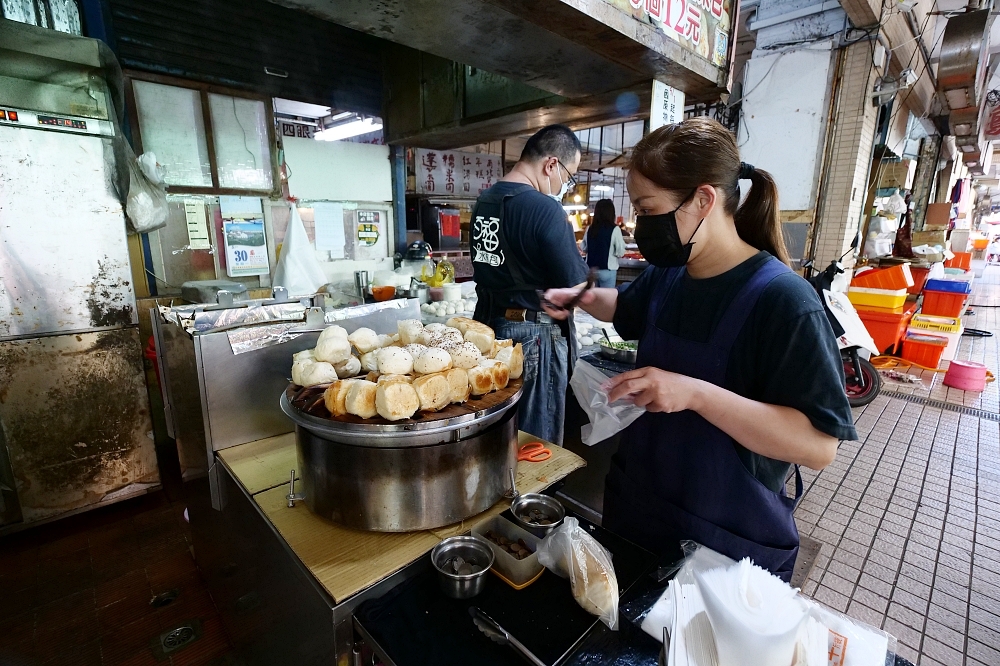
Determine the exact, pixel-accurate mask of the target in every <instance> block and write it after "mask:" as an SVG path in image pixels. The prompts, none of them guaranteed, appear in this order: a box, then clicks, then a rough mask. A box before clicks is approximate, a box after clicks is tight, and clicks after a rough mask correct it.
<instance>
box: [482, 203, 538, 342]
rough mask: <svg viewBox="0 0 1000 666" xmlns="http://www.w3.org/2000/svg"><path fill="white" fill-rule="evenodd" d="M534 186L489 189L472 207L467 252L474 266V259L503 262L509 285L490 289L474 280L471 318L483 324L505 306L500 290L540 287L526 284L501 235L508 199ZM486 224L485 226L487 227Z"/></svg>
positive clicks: (493, 263) (496, 264)
mask: <svg viewBox="0 0 1000 666" xmlns="http://www.w3.org/2000/svg"><path fill="white" fill-rule="evenodd" d="M533 189H534V188H533V187H532V186H531V185H521V186H520V187H517V188H514V189H513V190H512V191H511V192H508V193H507V194H505V195H503V196H499V195H498V194H496V193H494V192H493V189H492V188H491V189H489V190H487V191H485V192H483V193H482V194H481V195H479V199H477V200H476V207H475V209H474V210H473V211H472V226H471V229H470V231H471V238H470V242H469V250H470V252H469V254H470V255H472V262H473V266H475V264H476V263H480V264H485V265H487V266H492V267H493V268H497V269H499V268H500V266H506V267H507V270H508V271H510V277H511V280H512V285H511V286H510V287H508V288H507V289H491V288H489V287H487V286H486V285H485V284H483V283H482V281H479V282H477V283H476V295H477V296H479V301H478V302H477V303H476V312H475V314H474V315H473V318H474V319H476V321H481V322H483V323H484V324H489V323H490V319H491V318H493V317H496V316H497V314H498V313H501V312H502V311H503V310H504V309H505V308H507V307H509V305H507V304H506V303H498V302H497V301H499V300H501V299H499V298H497V297H498V296H500V295H503V294H513V293H517V292H522V291H535V290H536V289H539V288H540V287H539V286H537V285H534V284H529V283H528V282H527V281H526V280H525V279H524V272H523V271H522V270H521V265H520V264H519V263H518V261H517V258H516V257H515V256H514V253H513V252H508V251H507V250H506V248H507V247H508V245H507V241H506V238H504V228H503V208H504V203H506V201H507V199H512V198H513V197H516V196H517V195H519V194H524V193H525V192H528V191H529V190H533ZM487 227H488V228H487Z"/></svg>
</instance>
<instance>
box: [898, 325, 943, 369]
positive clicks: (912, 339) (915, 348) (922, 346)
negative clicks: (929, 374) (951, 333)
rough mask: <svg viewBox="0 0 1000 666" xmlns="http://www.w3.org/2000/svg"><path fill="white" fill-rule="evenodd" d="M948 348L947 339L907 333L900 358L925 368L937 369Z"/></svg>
mask: <svg viewBox="0 0 1000 666" xmlns="http://www.w3.org/2000/svg"><path fill="white" fill-rule="evenodd" d="M947 346H948V339H947V338H943V337H941V336H939V335H928V334H926V333H914V332H912V331H907V333H906V337H904V338H903V352H902V354H900V356H902V357H903V358H904V359H906V360H907V361H911V362H913V363H916V364H917V365H920V366H923V367H925V368H937V367H938V365H939V364H940V363H941V355H942V354H943V353H944V350H945V347H947Z"/></svg>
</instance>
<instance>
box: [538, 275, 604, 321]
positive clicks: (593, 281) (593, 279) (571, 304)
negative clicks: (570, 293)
mask: <svg viewBox="0 0 1000 666" xmlns="http://www.w3.org/2000/svg"><path fill="white" fill-rule="evenodd" d="M596 285H597V271H596V270H594V269H591V270H590V273H588V274H587V283H586V284H584V285H583V288H582V289H580V291H578V292H576V296H574V297H573V298H571V299H570V300H569V301H567V302H566V304H565V305H556V304H555V303H553V302H552V301H550V300H549V299H547V298H545V292H544V291H542V290H541V289H537V290H536V292H537V293H538V300H539V302H540V303H541V304H542V305H543V306H547V307H548V308H549V309H551V310H566V311H572V310H573V308H575V307H576V306H577V305H579V303H580V301H581V300H582V299H583V295H584V294H586V293H587V292H588V291H590V290H591V289H593V288H594V287H595V286H596Z"/></svg>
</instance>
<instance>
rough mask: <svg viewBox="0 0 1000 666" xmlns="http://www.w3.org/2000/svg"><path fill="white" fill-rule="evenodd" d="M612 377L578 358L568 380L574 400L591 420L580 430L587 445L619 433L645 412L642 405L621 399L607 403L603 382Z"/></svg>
mask: <svg viewBox="0 0 1000 666" xmlns="http://www.w3.org/2000/svg"><path fill="white" fill-rule="evenodd" d="M611 376H612V375H609V374H606V373H605V372H603V371H602V370H601V369H600V368H597V367H595V366H593V365H591V364H590V363H587V362H586V361H585V360H583V359H579V360H578V361H577V362H576V366H575V367H574V368H573V377H572V378H571V379H570V380H569V385H570V386H572V387H573V393H574V394H575V395H576V399H577V402H579V403H580V406H581V407H582V408H583V411H585V412H587V417H588V418H589V419H590V423H589V424H587V425H585V426H583V428H581V429H580V439H581V440H582V441H583V443H584V444H586V445H588V446H593V445H594V444H597V443H598V442H603V441H604V440H606V439H607V438H608V437H611V436H612V435H614V434H615V433H617V432H621V431H622V430H624V429H625V428H627V427H628V426H629V425H630V424H631V423H632V422H633V421H635V420H636V419H637V418H639V417H640V416H642V415H643V414H645V413H646V409H645V408H644V407H636V406H635V405H633V404H632V403H630V402H626V401H624V400H617V401H615V402H614V403H608V392H607V391H605V390H604V389H603V388H602V385H603V384H604V382H606V381H608V378H609V377H611Z"/></svg>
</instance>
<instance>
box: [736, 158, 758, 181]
mask: <svg viewBox="0 0 1000 666" xmlns="http://www.w3.org/2000/svg"><path fill="white" fill-rule="evenodd" d="M754 171H756V169H754V168H753V165H752V164H747V163H746V162H740V173H739V179H740V180H749V179H751V178H753V174H754Z"/></svg>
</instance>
